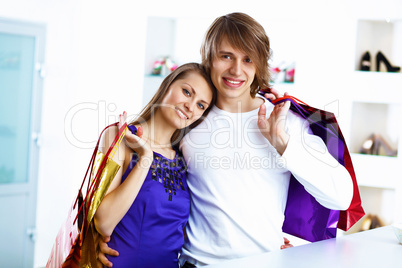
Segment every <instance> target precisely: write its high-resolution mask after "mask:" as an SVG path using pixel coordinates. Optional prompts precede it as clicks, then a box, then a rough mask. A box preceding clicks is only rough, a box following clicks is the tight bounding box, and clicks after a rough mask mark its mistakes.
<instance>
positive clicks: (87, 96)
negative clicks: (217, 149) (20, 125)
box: [0, 0, 402, 267]
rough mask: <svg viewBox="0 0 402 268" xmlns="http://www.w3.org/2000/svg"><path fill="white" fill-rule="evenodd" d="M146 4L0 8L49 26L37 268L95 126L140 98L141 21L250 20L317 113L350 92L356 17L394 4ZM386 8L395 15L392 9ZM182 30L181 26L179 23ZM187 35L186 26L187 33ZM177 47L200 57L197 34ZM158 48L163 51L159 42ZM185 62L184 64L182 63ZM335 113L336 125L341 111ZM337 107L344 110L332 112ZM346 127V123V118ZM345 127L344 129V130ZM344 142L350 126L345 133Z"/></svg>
mask: <svg viewBox="0 0 402 268" xmlns="http://www.w3.org/2000/svg"><path fill="white" fill-rule="evenodd" d="M381 4H382V5H381V6H379V4H377V3H376V2H374V1H373V2H369V1H364V0H359V1H346V0H344V1H321V0H308V1H297V0H293V1H257V0H248V1H212V0H207V1H201V2H200V3H199V4H194V2H191V1H181V0H180V1H160V0H154V1H147V2H145V1H144V2H141V4H140V3H139V2H135V1H132V0H115V1H99V0H98V1H96V0H69V1H62V0H35V1H32V0H13V1H9V0H0V16H1V17H4V18H10V19H11V18H12V19H21V20H25V21H32V22H44V23H46V24H47V43H46V63H47V68H48V76H47V78H46V80H45V84H44V99H43V118H42V120H43V121H42V134H43V145H42V148H41V155H40V169H39V182H38V183H39V184H38V209H37V230H38V234H37V243H36V250H35V267H41V266H44V265H45V264H46V261H47V257H48V254H49V251H50V248H51V246H52V244H53V241H54V238H55V236H56V234H57V231H58V229H59V227H60V225H61V223H62V221H63V220H64V218H65V216H66V212H67V210H68V208H69V206H70V205H71V202H72V200H73V197H74V195H75V194H76V193H75V191H76V189H77V188H78V186H79V183H80V181H81V179H82V176H83V175H84V171H85V169H86V166H87V164H88V161H89V158H90V154H91V149H90V148H91V147H93V146H94V142H95V139H96V137H97V135H98V134H99V132H100V130H101V128H102V127H104V126H105V125H106V124H108V123H112V122H114V121H115V116H116V115H117V114H118V113H120V112H121V111H123V110H126V111H127V112H128V113H129V114H133V113H136V112H138V111H139V109H140V104H141V100H142V96H141V94H142V93H141V92H142V88H143V68H144V51H145V36H146V35H145V28H146V17H147V16H148V15H150V16H168V17H180V18H181V20H183V21H186V20H189V19H193V18H196V17H198V18H200V19H202V21H204V22H203V24H202V25H201V26H197V27H196V28H197V29H198V31H197V33H199V30H200V28H203V29H204V28H205V29H206V27H207V25H209V23H205V22H206V21H208V20H210V22H212V18H215V17H217V16H220V15H223V14H226V13H230V12H233V11H242V12H246V13H248V14H250V15H251V16H253V17H254V18H255V19H257V20H258V21H259V22H261V23H262V24H263V25H264V26H265V28H266V30H267V33H268V35H269V36H270V38H271V42H272V48H273V50H274V57H278V58H294V59H295V61H296V62H297V67H296V68H297V69H296V79H297V89H296V90H297V92H295V93H294V94H295V95H297V96H301V98H303V99H304V100H305V101H306V102H308V103H310V104H312V105H315V106H317V107H319V108H325V107H324V106H325V105H326V104H330V103H333V102H334V101H336V100H339V101H340V102H341V103H342V94H347V92H348V91H349V90H353V89H351V88H348V82H349V79H351V78H350V75H349V74H350V71H351V70H353V68H354V64H355V63H354V61H351V60H350V59H354V57H355V55H354V49H355V48H354V39H355V34H356V32H355V24H356V18H362V17H367V18H383V17H397V16H400V15H399V14H397V11H398V10H399V11H400V10H402V4H401V1H396V0H395V1H391V0H389V1H388V0H387V1H381ZM390 7H392V8H390ZM182 25H184V24H182ZM187 28H188V27H187ZM187 28H186V27H184V26H183V27H182V31H187V32H188V39H189V40H188V41H189V45H188V46H186V42H187V41H186V40H182V42H181V46H180V47H179V48H177V49H178V51H180V53H181V54H180V55H181V56H178V59H179V61H194V60H197V59H198V53H199V44H198V40H199V34H197V37H196V38H193V39H192V37H191V29H187ZM160 45H161V46H163V44H160ZM183 55H184V56H183ZM340 105H341V106H336V105H335V107H333V106H330V105H328V107H330V108H331V107H332V108H331V109H334V110H337V111H336V112H337V113H338V114H337V115H338V116H339V121H340V122H341V123H342V122H343V120H344V118H347V113H348V108H347V107H343V108H342V104H340ZM339 107H341V108H339ZM345 122H348V121H347V120H345ZM348 123H349V122H348ZM344 130H345V131H344V134H345V133H348V126H347V125H346V124H345V125H344Z"/></svg>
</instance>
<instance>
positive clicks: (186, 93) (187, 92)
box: [183, 88, 190, 96]
mask: <svg viewBox="0 0 402 268" xmlns="http://www.w3.org/2000/svg"><path fill="white" fill-rule="evenodd" d="M183 93H184V95H187V96H190V91H188V90H187V89H185V88H183Z"/></svg>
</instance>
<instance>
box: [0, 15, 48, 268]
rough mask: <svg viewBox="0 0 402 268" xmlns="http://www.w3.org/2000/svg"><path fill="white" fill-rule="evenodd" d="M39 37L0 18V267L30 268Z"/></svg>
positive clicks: (40, 30)
mask: <svg viewBox="0 0 402 268" xmlns="http://www.w3.org/2000/svg"><path fill="white" fill-rule="evenodd" d="M44 38H45V27H44V26H43V25H37V24H31V23H25V22H17V21H10V20H2V19H0V148H1V149H0V239H1V243H0V267H30V268H31V267H33V258H34V245H35V236H36V227H35V220H36V219H35V214H36V192H37V191H36V189H37V173H38V172H37V169H38V160H39V159H38V157H39V141H40V118H41V113H40V110H41V99H42V78H41V75H40V74H41V66H43V64H42V63H43V61H44Z"/></svg>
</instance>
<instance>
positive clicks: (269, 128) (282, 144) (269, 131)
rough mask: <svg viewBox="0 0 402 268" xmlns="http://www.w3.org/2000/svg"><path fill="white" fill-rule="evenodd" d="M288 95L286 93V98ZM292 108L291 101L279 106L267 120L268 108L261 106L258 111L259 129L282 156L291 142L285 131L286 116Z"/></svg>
mask: <svg viewBox="0 0 402 268" xmlns="http://www.w3.org/2000/svg"><path fill="white" fill-rule="evenodd" d="M286 95H287V94H286V93H285V96H286ZM289 108H290V101H285V102H283V103H280V104H277V105H275V107H274V110H273V111H272V112H271V115H270V116H269V118H268V119H266V114H267V108H266V106H265V104H261V106H260V109H259V110H258V123H257V125H258V128H259V129H260V131H261V134H262V135H263V136H264V137H265V138H266V139H267V140H268V141H269V143H270V144H271V145H272V146H274V147H275V149H276V150H277V151H278V153H279V154H280V155H282V154H283V153H284V152H285V149H286V147H287V144H288V141H289V135H288V134H287V133H286V131H285V126H286V116H287V113H288V111H289Z"/></svg>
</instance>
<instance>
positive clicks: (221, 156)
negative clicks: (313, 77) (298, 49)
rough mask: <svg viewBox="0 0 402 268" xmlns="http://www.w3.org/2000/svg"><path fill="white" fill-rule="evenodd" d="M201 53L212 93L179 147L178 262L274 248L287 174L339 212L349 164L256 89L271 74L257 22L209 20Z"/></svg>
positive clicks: (348, 191) (242, 17)
mask: <svg viewBox="0 0 402 268" xmlns="http://www.w3.org/2000/svg"><path fill="white" fill-rule="evenodd" d="M201 55H202V63H203V64H204V65H205V66H206V67H207V68H208V69H209V70H210V74H211V78H212V81H213V83H214V85H215V87H216V88H217V91H218V98H217V103H216V106H215V107H213V108H212V110H211V112H210V113H209V115H208V116H207V118H206V119H205V120H204V121H203V123H202V124H200V125H199V126H197V127H196V128H194V129H193V130H192V131H190V133H189V134H187V135H186V136H185V137H184V139H183V140H182V142H181V145H180V149H181V151H182V152H183V156H184V158H185V160H186V162H187V165H188V186H189V189H190V191H191V212H190V217H189V221H188V224H187V226H186V234H187V238H186V240H185V243H184V246H183V250H182V254H181V256H180V262H181V264H182V265H183V267H194V266H197V267H199V266H203V265H206V264H213V263H218V262H221V261H224V260H227V259H234V258H241V257H246V256H251V255H256V254H261V253H264V252H267V251H273V250H277V249H280V248H281V245H282V244H283V237H282V224H283V221H284V210H285V206H286V200H287V193H288V187H289V181H290V176H291V174H293V175H294V176H295V177H296V179H297V180H298V181H299V182H300V183H301V184H302V185H303V186H304V187H305V189H306V190H307V191H308V192H309V193H310V194H311V195H313V196H314V197H315V198H316V200H317V201H318V202H319V203H321V204H322V205H323V206H325V207H328V208H330V209H337V210H346V209H347V208H348V207H349V205H350V202H351V200H352V195H353V185H352V180H351V178H350V175H349V173H348V171H347V170H346V169H345V168H344V167H343V166H342V165H340V164H338V162H337V161H336V160H335V159H334V158H333V157H332V156H331V155H330V154H329V153H328V151H327V149H326V146H325V144H324V142H323V141H322V140H321V139H320V138H319V137H317V136H314V135H311V134H310V133H311V131H310V129H309V127H308V124H307V123H306V122H305V121H304V120H303V119H302V118H300V117H299V116H298V115H296V114H294V113H293V112H290V111H289V107H290V103H289V102H285V103H283V104H279V105H276V106H274V105H272V104H271V103H270V102H269V101H266V100H264V99H263V98H261V97H259V96H258V95H256V94H257V91H258V90H259V89H260V88H267V87H269V78H270V77H269V71H268V60H269V57H270V44H269V39H268V37H267V35H266V33H265V31H264V29H263V27H262V26H261V25H260V24H259V23H258V22H256V21H255V20H254V19H253V18H251V17H249V16H248V15H246V14H243V13H232V14H228V15H226V16H222V17H219V18H217V19H216V20H215V21H214V22H213V24H212V25H211V26H210V28H209V30H208V31H207V34H206V36H205V40H204V42H203V45H202V48H201ZM267 97H269V98H275V97H277V95H276V94H275V95H267ZM102 247H105V246H104V245H103V246H102ZM102 251H104V252H105V251H106V250H102ZM103 257H104V256H102V258H103Z"/></svg>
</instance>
